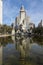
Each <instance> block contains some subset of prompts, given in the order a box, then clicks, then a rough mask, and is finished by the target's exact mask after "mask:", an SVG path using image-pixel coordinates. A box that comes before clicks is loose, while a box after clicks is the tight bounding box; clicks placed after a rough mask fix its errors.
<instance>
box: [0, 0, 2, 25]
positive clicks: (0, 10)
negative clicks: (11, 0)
mask: <svg viewBox="0 0 43 65" xmlns="http://www.w3.org/2000/svg"><path fill="white" fill-rule="evenodd" d="M0 24H1V25H2V0H0Z"/></svg>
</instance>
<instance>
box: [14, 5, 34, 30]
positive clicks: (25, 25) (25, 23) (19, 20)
mask: <svg viewBox="0 0 43 65" xmlns="http://www.w3.org/2000/svg"><path fill="white" fill-rule="evenodd" d="M15 26H16V27H17V28H19V27H20V26H21V27H20V28H22V30H25V31H27V30H28V29H30V17H29V16H27V14H26V11H25V9H24V6H23V5H22V6H21V8H20V12H19V16H17V17H16V19H15ZM32 27H33V26H32Z"/></svg>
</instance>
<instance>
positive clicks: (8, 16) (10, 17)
mask: <svg viewBox="0 0 43 65" xmlns="http://www.w3.org/2000/svg"><path fill="white" fill-rule="evenodd" d="M7 2H8V3H7ZM18 11H19V8H18V7H17V6H12V7H11V3H10V0H8V1H6V2H5V4H4V8H3V21H5V23H9V24H11V23H12V22H13V21H14V20H15V17H16V16H17V14H18ZM9 21H10V22H9Z"/></svg>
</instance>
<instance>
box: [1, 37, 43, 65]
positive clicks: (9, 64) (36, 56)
mask: <svg viewBox="0 0 43 65" xmlns="http://www.w3.org/2000/svg"><path fill="white" fill-rule="evenodd" d="M12 40H13V42H12V41H11V42H9V41H8V43H7V45H6V46H2V45H1V46H0V59H1V60H0V64H1V65H2V58H3V65H43V45H42V46H41V45H38V44H37V43H34V41H33V39H32V38H29V37H14V36H12ZM3 43H4V42H3ZM2 50H3V51H2ZM2 55H3V57H2Z"/></svg>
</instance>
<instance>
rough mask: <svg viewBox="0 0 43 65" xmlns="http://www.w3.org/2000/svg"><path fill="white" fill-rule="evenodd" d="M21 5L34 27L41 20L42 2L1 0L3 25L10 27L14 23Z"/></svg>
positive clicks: (40, 0) (42, 14)
mask: <svg viewBox="0 0 43 65" xmlns="http://www.w3.org/2000/svg"><path fill="white" fill-rule="evenodd" d="M22 5H23V6H24V8H25V10H26V13H27V15H28V16H29V17H30V21H31V22H32V23H34V24H35V25H36V26H37V25H38V23H39V22H40V20H41V19H42V20H43V0H3V24H8V25H11V23H13V22H15V18H16V17H17V16H18V15H19V11H20V7H21V6H22Z"/></svg>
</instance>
